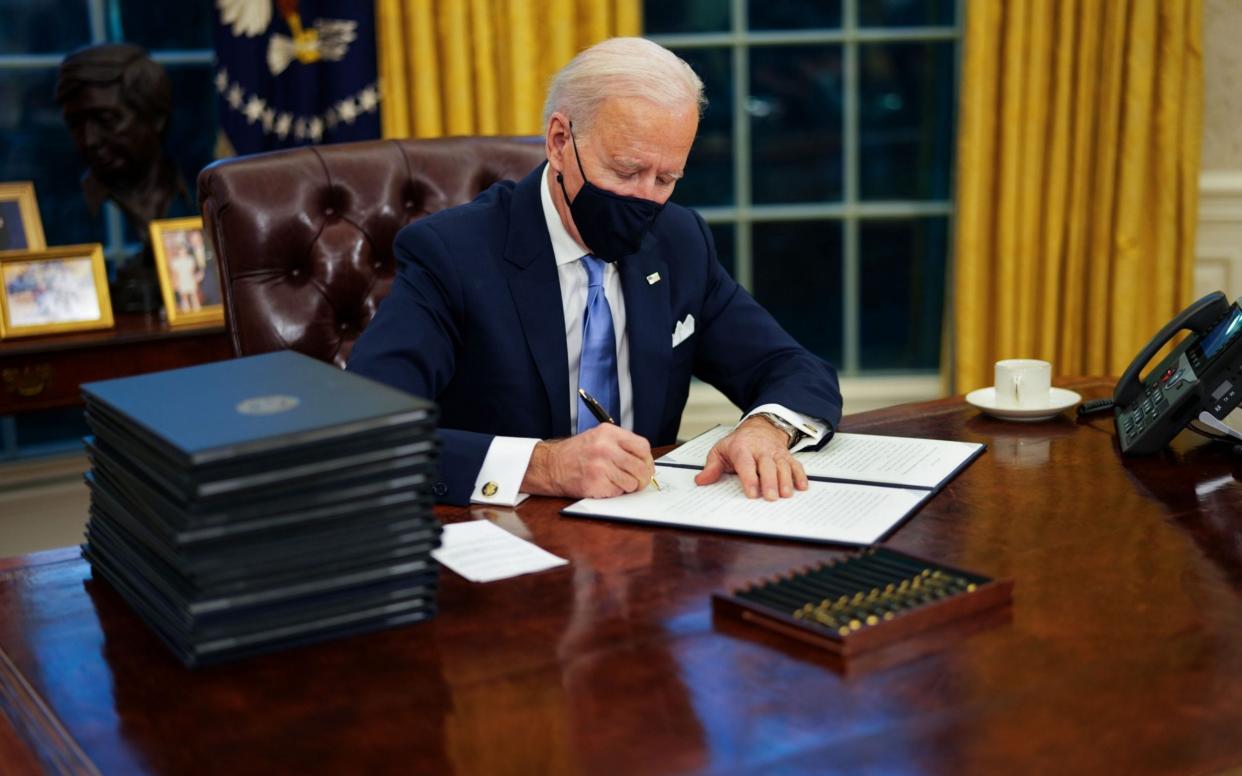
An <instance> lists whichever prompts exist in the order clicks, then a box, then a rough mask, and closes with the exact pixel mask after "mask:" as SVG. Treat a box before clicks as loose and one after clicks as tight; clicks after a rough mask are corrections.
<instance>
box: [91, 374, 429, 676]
mask: <svg viewBox="0 0 1242 776" xmlns="http://www.w3.org/2000/svg"><path fill="white" fill-rule="evenodd" d="M82 394H83V398H84V399H85V402H86V417H87V421H88V423H89V424H90V428H91V430H92V432H93V434H94V435H93V436H91V437H88V438H87V439H86V440H85V444H86V450H87V454H88V455H89V457H90V461H91V470H90V471H89V472H87V474H86V482H87V485H88V486H89V488H90V493H91V509H90V521H89V523H88V524H87V529H86V543H85V544H84V545H83V547H82V552H83V555H84V556H85V557H86V559H87V560H88V561H89V562H90V564H91V567H92V571H93V574H94V576H95V577H96V578H102V579H104V580H106V581H107V583H108V584H110V585H111V586H112V587H113V588H115V589H116V591H117V592H118V593H119V594H120V595H121V597H122V598H124V599H125V601H126V602H127V603H128V604H129V605H130V606H131V607H132V608H133V609H134V611H135V612H137V614H138V615H139V616H140V617H141V618H142V619H143V620H144V621H145V622H146V623H147V624H148V625H149V626H150V627H151V628H152V629H153V630H154V631H155V632H156V633H157V634H159V636H160V637H161V638H162V639H163V640H164V641H165V642H166V643H167V644H168V646H170V647H171V648H172V650H173V651H174V652H175V653H176V654H177V656H178V657H179V658H180V659H181V660H182V661H183V662H184V663H185V664H186V665H190V666H193V665H200V664H204V663H210V662H215V661H219V660H226V659H230V658H235V657H241V656H243V655H249V654H253V653H257V652H265V651H269V650H274V649H281V648H285V647H290V646H294V645H299V644H305V643H309V642H313V641H319V640H322V639H327V638H334V637H336V636H343V635H346V634H355V633H361V632H366V631H371V630H376V629H379V628H385V627H388V626H393V625H398V624H404V623H410V622H416V621H418V620H423V619H426V618H428V617H430V616H432V615H433V614H434V613H435V608H436V604H435V601H436V583H437V566H436V563H435V562H434V561H433V560H432V558H431V551H432V550H433V549H435V548H436V547H438V546H439V543H440V524H439V522H438V521H437V520H436V518H435V516H434V515H433V514H432V508H431V507H432V503H431V501H432V500H431V496H430V493H431V483H432V480H433V478H434V477H435V476H436V452H437V444H436V437H435V424H436V407H435V405H434V404H432V403H431V402H428V401H424V400H423V399H419V398H416V397H414V396H410V395H408V394H405V393H402V392H400V391H397V390H394V389H392V388H389V387H387V386H384V385H380V384H378V383H375V382H372V381H371V380H368V379H366V378H363V377H359V376H357V375H353V374H349V373H346V372H343V371H342V370H340V369H338V368H336V367H334V366H332V365H329V364H325V363H321V362H319V361H315V360H314V359H311V358H308V357H306V356H303V355H300V354H297V353H293V352H291V351H286V352H281V353H269V354H265V355H261V356H252V357H248V358H241V359H236V360H232V361H222V362H218V363H214V364H206V365H203V366H195V367H190V368H187V369H175V370H172V371H168V372H158V373H154V374H147V375H140V376H137V377H128V378H122V379H119V380H108V381H104V382H97V383H89V384H86V385H83V386H82Z"/></svg>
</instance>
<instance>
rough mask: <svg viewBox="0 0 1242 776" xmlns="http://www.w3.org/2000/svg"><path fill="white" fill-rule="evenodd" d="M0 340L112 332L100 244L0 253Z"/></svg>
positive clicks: (106, 279) (110, 312)
mask: <svg viewBox="0 0 1242 776" xmlns="http://www.w3.org/2000/svg"><path fill="white" fill-rule="evenodd" d="M0 324H2V326H0V336H3V337H5V338H9V337H28V336H33V335H36V334H58V333H61V332H66V331H85V330H88V329H110V328H112V302H111V300H110V299H109V298H108V275H107V273H106V272H105V271H104V259H103V246H102V245H100V244H99V243H92V244H89V245H66V246H63V247H58V248H50V249H48V250H42V251H25V252H21V253H5V254H2V255H0Z"/></svg>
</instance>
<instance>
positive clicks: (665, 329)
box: [620, 238, 673, 440]
mask: <svg viewBox="0 0 1242 776" xmlns="http://www.w3.org/2000/svg"><path fill="white" fill-rule="evenodd" d="M653 242H654V241H653V240H651V239H650V238H648V240H647V241H646V245H647V246H648V248H647V249H645V250H642V251H639V252H638V253H636V254H634V255H633V256H627V257H626V258H624V259H622V260H621V265H620V270H621V290H622V292H623V293H624V294H625V328H626V332H627V333H628V335H629V341H630V385H631V388H632V390H633V395H634V433H636V434H638V435H640V436H644V437H646V438H648V439H652V440H654V439H656V438H657V437H658V435H659V431H660V421H661V420H662V415H663V412H664V400H665V394H666V392H667V389H668V368H669V364H670V363H671V361H672V355H673V344H672V337H673V322H672V317H673V313H672V308H671V306H670V302H669V272H668V263H667V262H665V261H663V260H662V259H660V258H658V257H657V256H656V255H655V254H654V253H653V252H652V251H651V250H650V248H649V246H650V245H651V244H652V243H653ZM657 272H658V273H659V278H660V279H659V280H658V281H657V282H655V283H650V282H648V281H647V278H648V276H650V275H651V274H652V273H657Z"/></svg>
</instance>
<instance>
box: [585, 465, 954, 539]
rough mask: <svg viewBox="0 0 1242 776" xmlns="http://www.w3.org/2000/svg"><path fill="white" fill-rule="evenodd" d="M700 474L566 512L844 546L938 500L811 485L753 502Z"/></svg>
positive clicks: (663, 476) (659, 472) (676, 476)
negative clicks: (699, 480)
mask: <svg viewBox="0 0 1242 776" xmlns="http://www.w3.org/2000/svg"><path fill="white" fill-rule="evenodd" d="M696 474H698V472H697V471H696V470H694V469H678V468H672V467H668V466H661V467H659V468H658V469H656V477H657V478H658V479H659V480H660V485H661V487H662V490H656V489H655V488H651V487H648V488H644V489H643V490H640V491H637V492H635V493H627V494H625V495H624V496H617V497H616V498H606V499H590V498H588V499H583V500H581V501H578V502H576V503H574V504H571V505H570V506H568V507H566V508H565V509H564V510H562V514H566V515H572V516H576V517H602V518H606V519H611V520H632V521H636V522H640V523H662V524H665V525H675V526H684V527H687V528H702V529H707V530H714V531H727V532H731V533H745V534H753V535H755V536H777V537H783V538H787V539H804V540H809V541H820V542H837V543H841V544H871V543H872V542H875V541H877V540H878V539H880V538H881V537H882V536H884V534H886V533H887V532H888V531H889V530H890V529H891V528H892V527H893V526H895V525H897V523H899V522H901V520H902V518H904V517H905V516H906V515H908V514H909V513H910V512H912V511H913V510H914V509H915V508H916V507H917V506H918V505H919V504H921V503H922V502H923V501H924V500H925V499H927V498H930V496H931V494H930V492H929V491H926V490H914V489H909V488H894V487H887V486H877V485H859V484H855V483H846V482H817V481H813V482H811V483H810V488H809V489H808V490H806V491H799V492H797V493H795V494H794V495H793V497H792V498H785V499H780V500H778V501H764V500H763V499H749V498H746V494H745V493H743V492H742V487H741V484H740V482H739V480H738V478H737V476H736V475H733V474H726V475H724V476H722V477H721V479H720V481H719V482H717V483H715V484H713V485H704V486H702V487H700V486H698V485H695V484H694V475H696Z"/></svg>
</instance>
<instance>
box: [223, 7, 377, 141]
mask: <svg viewBox="0 0 1242 776" xmlns="http://www.w3.org/2000/svg"><path fill="white" fill-rule="evenodd" d="M215 4H216V28H215V36H216V91H217V92H218V93H219V95H220V128H221V129H222V130H223V131H224V133H225V135H226V136H227V138H228V141H229V143H230V144H231V145H232V147H233V150H234V151H235V152H236V153H238V154H248V153H254V152H256V151H270V150H273V149H277V148H287V147H289V146H296V145H306V144H308V143H337V142H345V141H350V140H367V139H370V138H377V137H379V136H380V120H379V99H380V97H379V84H378V81H377V75H376V51H375V11H374V4H373V3H370V2H358V1H357V0H215Z"/></svg>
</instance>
